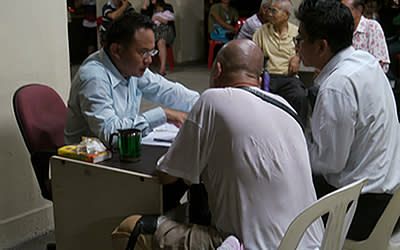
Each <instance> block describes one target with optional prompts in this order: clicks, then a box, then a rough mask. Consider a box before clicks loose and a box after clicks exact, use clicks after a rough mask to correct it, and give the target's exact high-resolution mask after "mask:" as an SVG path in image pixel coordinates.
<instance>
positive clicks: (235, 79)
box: [210, 39, 264, 87]
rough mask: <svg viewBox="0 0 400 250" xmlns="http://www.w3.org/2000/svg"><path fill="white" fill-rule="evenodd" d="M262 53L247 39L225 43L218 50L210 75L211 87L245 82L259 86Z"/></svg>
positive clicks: (262, 61)
mask: <svg viewBox="0 0 400 250" xmlns="http://www.w3.org/2000/svg"><path fill="white" fill-rule="evenodd" d="M263 66H264V54H263V52H262V51H261V49H260V48H259V47H258V46H257V45H256V44H255V43H254V42H253V41H251V40H249V39H237V40H233V41H231V42H229V43H226V44H225V45H224V46H223V47H222V48H221V49H220V51H219V52H218V54H217V56H216V58H215V61H214V64H213V68H212V71H211V75H210V86H211V87H230V86H235V85H237V84H241V83H246V84H248V85H252V86H259V84H260V74H261V72H262V70H263Z"/></svg>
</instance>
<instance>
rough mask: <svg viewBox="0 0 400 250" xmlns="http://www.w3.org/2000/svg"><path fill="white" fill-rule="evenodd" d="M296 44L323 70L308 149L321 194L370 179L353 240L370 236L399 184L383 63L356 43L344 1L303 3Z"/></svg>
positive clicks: (398, 154) (398, 144)
mask: <svg viewBox="0 0 400 250" xmlns="http://www.w3.org/2000/svg"><path fill="white" fill-rule="evenodd" d="M296 15H297V18H298V19H299V20H300V27H299V37H298V38H297V42H298V44H297V46H298V49H299V53H300V57H301V59H302V60H303V62H304V65H306V66H313V67H316V68H318V69H321V72H320V73H319V75H318V76H317V78H316V79H315V82H316V84H318V85H320V89H319V92H318V96H317V99H316V103H315V107H314V111H313V114H312V117H311V122H310V124H311V132H312V135H311V137H310V140H309V151H310V160H311V166H312V169H313V172H314V173H319V174H321V175H322V177H323V178H320V176H319V177H318V176H315V177H316V178H315V188H316V190H317V195H318V196H322V195H324V194H325V193H327V192H329V191H332V190H334V189H336V188H340V187H342V186H345V185H347V184H349V183H351V182H353V181H356V180H359V179H362V178H364V177H368V178H369V182H368V184H367V185H366V186H365V187H364V188H363V190H362V194H361V196H360V200H359V205H358V207H357V211H356V214H355V217H354V220H353V223H352V225H351V227H350V231H349V234H348V235H347V237H348V238H351V239H354V240H362V239H365V238H366V237H368V235H369V233H370V232H371V230H372V228H373V227H374V226H375V224H376V221H377V220H378V218H379V216H380V215H381V213H382V211H383V209H384V208H385V207H386V204H387V202H388V201H389V200H390V198H391V196H392V194H393V192H394V191H396V189H397V188H398V187H399V183H400V168H399V166H398V164H399V162H400V134H399V122H398V119H397V112H396V104H395V100H394V97H393V92H392V90H391V88H390V85H389V83H388V80H387V78H386V76H385V74H384V72H383V70H382V69H381V68H380V67H381V66H380V64H379V62H378V61H377V60H376V59H375V58H374V57H373V56H372V55H371V54H369V53H367V52H365V51H361V50H355V49H354V48H353V47H352V35H353V28H354V22H353V17H352V15H351V12H350V10H349V9H348V8H347V7H346V6H344V5H343V4H341V3H340V2H338V1H322V0H305V1H304V2H303V3H302V4H301V5H300V7H299V10H298V13H297V14H296Z"/></svg>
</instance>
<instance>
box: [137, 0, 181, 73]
mask: <svg viewBox="0 0 400 250" xmlns="http://www.w3.org/2000/svg"><path fill="white" fill-rule="evenodd" d="M141 13H142V14H144V15H147V16H148V17H150V18H152V20H153V22H154V23H155V24H156V27H155V30H154V34H155V38H156V44H157V48H158V50H159V51H160V70H159V74H160V75H165V74H166V73H165V69H166V64H167V45H169V46H172V43H173V42H174V39H175V36H176V32H175V23H174V20H175V17H174V9H173V7H172V5H170V4H167V3H165V1H164V0H151V2H150V4H149V1H148V0H144V2H143V7H142V10H141ZM157 23H159V25H157Z"/></svg>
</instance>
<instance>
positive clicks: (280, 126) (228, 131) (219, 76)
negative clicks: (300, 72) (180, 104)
mask: <svg viewBox="0 0 400 250" xmlns="http://www.w3.org/2000/svg"><path fill="white" fill-rule="evenodd" d="M249 62H251V63H249ZM263 64H264V57H263V53H262V51H261V50H260V49H259V48H258V47H257V45H256V44H255V43H254V42H253V41H251V40H248V39H237V40H233V41H231V42H229V43H227V44H226V45H225V46H223V47H222V48H221V50H220V51H219V52H218V54H217V57H216V59H215V61H214V64H213V68H212V70H211V73H210V87H211V88H212V89H209V90H206V91H205V92H204V93H203V94H202V95H201V97H200V99H199V101H198V102H197V103H196V104H195V106H194V107H193V109H192V111H191V112H190V113H189V115H188V117H187V119H186V121H185V123H184V124H183V126H182V128H181V130H180V131H179V133H178V135H177V137H176V139H175V141H174V142H173V144H172V146H171V147H170V149H169V150H168V152H167V153H166V155H165V156H164V157H163V158H162V159H161V160H160V162H159V165H158V166H157V169H158V174H159V177H160V182H161V183H173V182H174V181H176V180H178V178H182V179H184V180H185V182H187V183H191V184H197V183H200V181H202V182H203V183H204V185H205V187H206V190H207V192H208V202H209V205H210V210H211V214H212V222H211V224H212V227H208V228H207V227H200V226H198V225H194V226H193V225H187V224H180V223H177V222H175V221H173V220H171V219H166V218H164V222H163V223H162V224H161V225H160V227H159V228H158V229H157V231H156V232H155V241H153V242H157V244H160V243H161V244H163V243H164V247H170V246H177V245H178V244H180V243H181V244H182V245H180V246H181V247H183V246H187V247H189V246H196V249H214V248H215V247H217V246H218V244H220V243H221V242H222V241H223V240H224V238H225V237H226V236H227V235H228V234H233V235H235V236H236V237H237V238H238V239H239V240H240V241H241V242H242V243H243V244H244V247H245V249H276V248H277V247H278V246H279V244H280V241H281V239H282V237H283V235H284V234H285V232H286V229H287V228H288V226H289V224H290V223H291V221H292V220H293V219H294V218H295V217H296V216H297V215H298V214H299V213H300V212H301V211H302V210H303V209H305V208H306V207H307V206H309V205H310V204H312V203H313V202H315V201H316V194H315V190H314V187H313V184H312V175H311V167H310V164H309V158H308V152H307V144H306V140H305V137H304V134H303V132H302V129H301V127H300V125H299V123H298V122H296V120H295V119H293V118H292V117H291V116H290V115H289V114H288V113H287V112H286V111H284V110H282V109H280V108H278V107H276V106H274V105H273V104H270V103H269V102H266V101H264V100H263V99H261V98H259V97H257V96H255V95H254V94H253V93H250V92H248V91H246V90H244V89H239V88H238V87H241V86H247V87H250V88H252V89H253V90H254V91H259V92H261V93H263V91H262V90H260V89H259V87H260V83H261V78H260V77H259V76H260V73H261V72H262V70H263ZM266 94H267V95H268V96H270V97H271V98H274V99H277V100H279V101H281V102H282V103H284V104H283V105H288V103H287V102H286V101H285V100H284V99H283V98H281V97H279V96H277V95H274V94H271V93H266ZM288 106H289V105H288ZM266 127H268V129H265V128H266ZM255 180H256V181H255ZM322 232H323V226H322V221H321V220H317V221H316V222H315V223H314V224H312V226H311V227H310V228H308V229H307V231H306V232H305V234H304V238H303V240H302V242H301V243H300V246H299V249H315V248H318V246H319V245H320V241H321V239H322ZM194 239H202V240H194ZM188 249H190V248H188Z"/></svg>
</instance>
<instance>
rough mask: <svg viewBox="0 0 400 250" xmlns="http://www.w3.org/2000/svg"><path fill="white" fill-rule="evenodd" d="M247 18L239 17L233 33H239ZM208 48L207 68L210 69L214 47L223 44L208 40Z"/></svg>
mask: <svg viewBox="0 0 400 250" xmlns="http://www.w3.org/2000/svg"><path fill="white" fill-rule="evenodd" d="M246 19H247V17H241V18H239V19H238V20H237V21H236V24H235V33H236V34H237V33H238V32H239V29H240V27H242V25H243V23H244V22H245V21H246ZM208 43H209V46H208V68H209V69H211V67H212V63H213V59H214V49H215V46H217V45H223V44H224V43H223V42H220V41H215V40H211V39H209V40H208Z"/></svg>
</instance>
